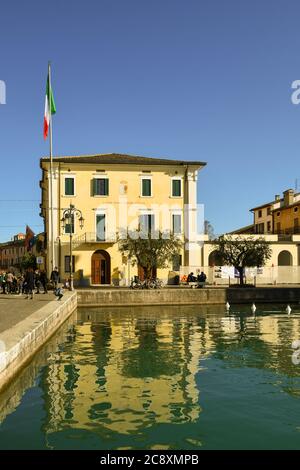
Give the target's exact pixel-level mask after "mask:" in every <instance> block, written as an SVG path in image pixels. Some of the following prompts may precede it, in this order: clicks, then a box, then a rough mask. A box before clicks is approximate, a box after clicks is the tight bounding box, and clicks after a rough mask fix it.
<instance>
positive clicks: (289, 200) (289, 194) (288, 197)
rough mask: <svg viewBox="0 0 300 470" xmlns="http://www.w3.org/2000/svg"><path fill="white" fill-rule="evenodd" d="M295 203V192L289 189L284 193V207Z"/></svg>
mask: <svg viewBox="0 0 300 470" xmlns="http://www.w3.org/2000/svg"><path fill="white" fill-rule="evenodd" d="M293 202H294V190H293V189H287V190H286V191H284V193H283V204H284V206H290V205H291V204H293Z"/></svg>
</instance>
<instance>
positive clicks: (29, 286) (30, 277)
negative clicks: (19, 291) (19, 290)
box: [25, 268, 34, 299]
mask: <svg viewBox="0 0 300 470" xmlns="http://www.w3.org/2000/svg"><path fill="white" fill-rule="evenodd" d="M25 282H26V293H27V295H26V297H25V299H28V297H29V295H30V296H31V297H30V298H31V299H33V291H34V272H33V269H32V268H28V269H27V271H26V274H25Z"/></svg>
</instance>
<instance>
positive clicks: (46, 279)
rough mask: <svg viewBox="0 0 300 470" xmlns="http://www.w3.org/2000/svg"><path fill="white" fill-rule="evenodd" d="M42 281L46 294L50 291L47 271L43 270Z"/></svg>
mask: <svg viewBox="0 0 300 470" xmlns="http://www.w3.org/2000/svg"><path fill="white" fill-rule="evenodd" d="M40 282H41V284H42V287H43V289H44V294H47V293H48V289H47V284H48V278H47V273H46V271H44V270H43V271H41V273H40Z"/></svg>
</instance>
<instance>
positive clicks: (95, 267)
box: [92, 254, 101, 284]
mask: <svg viewBox="0 0 300 470" xmlns="http://www.w3.org/2000/svg"><path fill="white" fill-rule="evenodd" d="M100 272H101V259H100V256H97V255H96V254H94V255H93V257H92V284H100V280H101V276H100Z"/></svg>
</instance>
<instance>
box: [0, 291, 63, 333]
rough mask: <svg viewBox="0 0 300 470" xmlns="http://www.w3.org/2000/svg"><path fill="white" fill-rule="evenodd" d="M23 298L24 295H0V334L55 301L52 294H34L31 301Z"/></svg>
mask: <svg viewBox="0 0 300 470" xmlns="http://www.w3.org/2000/svg"><path fill="white" fill-rule="evenodd" d="M25 297H26V296H25V295H10V294H6V295H4V294H0V333H1V332H3V331H5V330H7V329H9V328H11V327H13V326H14V325H16V324H17V323H19V322H20V321H22V320H24V319H25V318H26V317H28V316H29V315H31V314H32V313H34V312H36V311H37V310H39V309H40V308H42V307H44V305H46V304H47V303H49V302H50V301H51V300H56V297H55V296H54V295H53V292H50V293H49V294H34V296H33V300H31V299H25Z"/></svg>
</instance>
